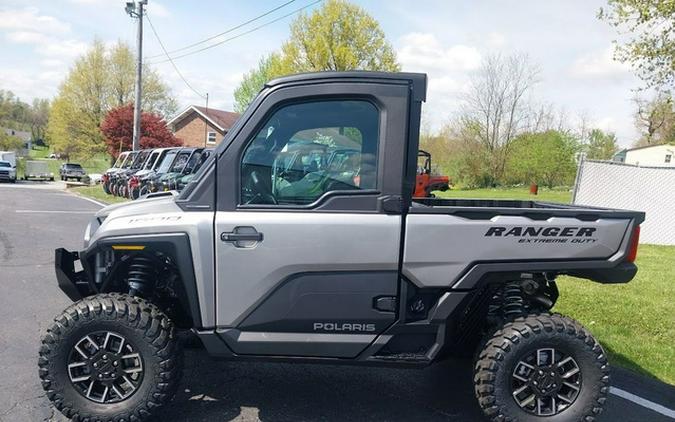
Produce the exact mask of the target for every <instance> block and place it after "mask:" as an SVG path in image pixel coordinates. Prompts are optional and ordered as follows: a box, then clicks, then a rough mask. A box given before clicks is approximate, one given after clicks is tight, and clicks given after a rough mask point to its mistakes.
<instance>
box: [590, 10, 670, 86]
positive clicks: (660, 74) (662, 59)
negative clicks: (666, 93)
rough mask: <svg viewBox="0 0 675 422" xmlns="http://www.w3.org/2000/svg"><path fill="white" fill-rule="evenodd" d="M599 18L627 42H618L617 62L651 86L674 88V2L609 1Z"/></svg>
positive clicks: (599, 13)
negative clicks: (625, 65)
mask: <svg viewBox="0 0 675 422" xmlns="http://www.w3.org/2000/svg"><path fill="white" fill-rule="evenodd" d="M598 17H599V18H600V19H603V20H605V21H607V22H608V23H609V24H610V25H612V26H614V27H615V28H617V30H618V31H620V33H621V36H622V39H626V41H625V42H623V41H622V42H617V41H615V45H616V49H615V58H616V59H617V60H619V61H621V62H623V63H629V64H630V65H631V66H632V67H633V69H634V70H635V71H636V74H637V75H638V76H639V77H640V78H641V79H642V80H644V81H645V82H646V83H647V85H648V86H652V87H668V89H672V88H673V86H675V1H672V0H609V1H608V5H607V8H601V9H600V11H599V12H598ZM627 33H628V34H629V35H628V37H626V36H625V35H626V34H627Z"/></svg>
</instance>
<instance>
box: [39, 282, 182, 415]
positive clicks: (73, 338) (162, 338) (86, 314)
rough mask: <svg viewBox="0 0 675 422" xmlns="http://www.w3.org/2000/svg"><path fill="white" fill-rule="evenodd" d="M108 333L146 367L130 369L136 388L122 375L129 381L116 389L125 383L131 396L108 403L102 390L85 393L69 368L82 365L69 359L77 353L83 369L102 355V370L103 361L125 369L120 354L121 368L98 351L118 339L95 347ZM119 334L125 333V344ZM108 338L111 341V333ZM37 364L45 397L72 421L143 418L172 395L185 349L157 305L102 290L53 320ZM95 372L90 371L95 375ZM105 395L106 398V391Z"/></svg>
mask: <svg viewBox="0 0 675 422" xmlns="http://www.w3.org/2000/svg"><path fill="white" fill-rule="evenodd" d="M97 333H98V334H97ZM101 333H104V334H101ZM105 333H113V334H111V336H110V338H112V339H113V340H111V345H112V342H114V341H115V339H116V338H117V339H118V340H117V342H118V343H117V344H122V345H120V346H119V349H122V348H123V347H127V348H128V349H126V350H128V351H127V352H126V353H130V352H129V350H130V351H131V352H134V353H137V354H138V355H139V359H140V362H141V363H138V360H136V359H135V358H132V359H131V360H129V359H127V361H126V363H129V361H131V362H132V364H133V363H134V362H135V365H136V366H137V367H140V368H142V372H141V373H140V375H133V371H134V370H135V369H134V368H132V369H130V370H129V371H130V372H132V376H137V377H138V379H139V380H138V382H137V385H135V388H134V389H133V390H132V389H131V387H128V386H127V384H126V381H122V382H124V383H125V384H123V386H120V384H118V391H120V390H122V391H124V393H126V390H125V388H127V387H128V388H127V389H128V390H129V391H132V392H131V393H129V395H128V396H127V397H125V398H124V399H122V400H116V401H115V400H109V401H110V402H109V403H98V402H96V401H95V400H94V399H100V398H101V397H100V396H99V397H95V396H93V393H92V396H91V397H90V398H88V397H86V396H85V395H88V394H90V393H89V391H87V392H86V393H83V391H82V389H81V388H80V389H78V387H76V383H75V382H73V381H71V380H72V379H73V375H72V372H71V371H73V370H80V368H75V369H71V368H69V363H70V362H72V359H73V354H75V358H76V359H80V360H81V361H80V362H77V363H76V364H75V365H78V366H82V367H83V369H82V370H84V371H88V370H92V371H93V370H94V369H93V363H91V362H92V361H94V359H98V360H97V362H98V367H99V369H98V371H101V369H100V368H101V367H102V366H103V365H102V364H107V365H106V366H107V367H109V368H110V369H111V370H113V369H119V370H121V366H122V363H123V362H121V360H115V362H113V363H115V367H118V366H119V367H120V368H112V367H111V366H110V364H109V362H107V361H106V362H103V361H101V360H100V359H101V358H102V357H103V356H101V354H100V353H98V351H99V348H100V350H105V349H111V348H112V349H115V348H116V347H117V344H115V346H114V347H111V346H108V347H106V346H105V343H104V345H103V346H101V342H100V341H99V342H98V347H97V348H95V349H94V346H93V343H94V342H96V339H97V338H98V339H101V338H103V337H104V336H105V335H106V334H105ZM97 336H98V337H97ZM115 336H119V337H115ZM87 337H89V338H92V339H93V342H92V343H89V341H88V340H86V341H84V342H83V339H86V338H87ZM119 338H124V339H125V341H126V345H124V343H123V342H121V341H120V340H119ZM105 341H106V342H108V340H107V339H106V340H105ZM131 345H133V346H131ZM75 346H78V347H79V348H80V350H81V349H89V350H90V351H91V350H95V351H96V356H95V357H92V359H91V360H87V359H84V360H83V359H82V358H80V357H79V356H77V354H76V353H75V351H74V348H75ZM132 347H133V348H132ZM83 356H84V354H83ZM110 356H111V357H110V358H108V357H107V356H106V357H107V358H108V359H116V358H115V357H114V356H113V355H112V354H111V355H110ZM38 366H39V375H40V378H41V380H42V387H43V388H44V390H45V391H46V392H47V397H48V398H49V400H51V401H52V403H53V404H54V406H55V407H56V409H58V410H59V411H60V412H61V413H63V414H64V415H65V416H66V417H69V418H72V419H73V420H74V421H140V420H144V419H146V418H147V417H149V416H150V415H151V413H152V412H153V410H154V409H156V408H158V407H159V406H161V405H163V404H165V403H167V402H168V401H169V400H170V399H171V398H172V397H173V395H174V393H175V390H176V388H177V386H178V381H179V378H180V375H181V370H182V351H181V349H180V344H179V342H178V341H177V339H176V334H175V331H174V326H173V323H172V322H171V321H170V320H169V318H168V317H167V316H166V315H164V314H163V313H162V312H161V311H160V310H159V309H158V308H157V307H156V306H155V305H153V304H151V303H149V302H147V301H145V300H143V299H140V298H136V297H131V296H128V295H122V294H102V295H96V296H91V297H88V298H85V299H83V300H80V301H79V302H77V303H75V304H73V305H72V306H70V307H69V308H68V309H66V310H65V311H64V312H63V313H62V314H61V315H59V316H58V317H56V318H55V319H54V324H53V325H52V326H51V327H50V328H49V329H48V330H47V333H46V334H45V335H44V337H43V339H42V346H41V348H40V353H39V359H38ZM87 368H88V369H87ZM104 376H105V375H104ZM113 376H114V375H111V377H113ZM96 377H97V376H96V375H94V376H92V378H94V379H95V378H96ZM87 382H88V381H84V383H87ZM78 385H79V384H78ZM101 385H103V384H101ZM129 385H131V383H130V384H129ZM85 389H86V388H85ZM89 390H92V388H91V387H90V388H89ZM99 391H100V388H99ZM111 393H112V391H111ZM123 395H124V394H123ZM102 396H103V398H104V400H103V401H105V397H106V393H103V394H102ZM92 397H93V399H92ZM108 397H112V398H115V395H114V394H113V395H111V394H108ZM117 398H118V399H119V397H117Z"/></svg>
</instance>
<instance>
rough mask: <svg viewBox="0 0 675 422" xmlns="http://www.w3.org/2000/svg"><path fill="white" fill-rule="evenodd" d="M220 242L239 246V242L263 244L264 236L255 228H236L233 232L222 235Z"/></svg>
mask: <svg viewBox="0 0 675 422" xmlns="http://www.w3.org/2000/svg"><path fill="white" fill-rule="evenodd" d="M220 240H222V241H223V242H228V243H234V244H235V246H238V245H237V243H238V242H262V240H263V234H262V233H260V232H258V231H256V229H255V228H254V227H235V228H234V230H232V231H231V232H223V233H221V234H220Z"/></svg>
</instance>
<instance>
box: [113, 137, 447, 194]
mask: <svg viewBox="0 0 675 422" xmlns="http://www.w3.org/2000/svg"><path fill="white" fill-rule="evenodd" d="M212 153H213V150H212V149H209V148H156V149H145V150H140V151H127V152H123V153H121V154H120V155H119V157H118V158H117V160H116V162H115V164H114V165H113V167H111V168H110V169H108V170H107V171H106V172H105V174H104V175H103V177H102V185H103V189H104V190H105V192H106V193H109V194H112V195H115V196H121V197H125V198H129V199H138V198H139V197H141V196H143V195H147V194H149V193H155V192H165V191H171V190H175V191H181V190H183V188H185V187H186V186H187V184H188V183H189V182H190V180H192V179H193V178H194V176H195V174H196V173H197V171H198V170H199V169H200V167H201V166H202V165H203V164H204V162H206V160H207V159H208V158H209V157H210V156H211V155H212ZM418 156H419V164H418V173H417V177H416V187H415V193H414V196H415V197H433V196H434V195H433V193H432V191H446V190H448V189H449V186H450V185H449V178H448V177H447V176H439V175H435V174H432V169H431V154H429V153H428V152H426V151H422V150H420V151H419V153H418ZM360 159H361V158H360V152H359V151H358V149H355V148H349V147H344V146H339V147H338V146H336V145H335V144H334V143H331V142H327V143H322V142H321V140H319V141H317V140H313V141H306V140H302V139H297V140H296V142H294V143H292V144H289V145H287V146H286V147H285V148H284V150H283V151H282V152H281V154H280V155H279V157H277V159H276V160H275V162H274V164H273V168H274V178H273V180H274V182H273V184H274V186H273V187H272V188H273V190H274V191H275V192H276V191H278V190H281V189H285V188H286V187H287V185H288V184H289V183H293V182H298V181H301V180H305V181H306V183H300V184H299V185H298V186H303V185H306V186H312V185H313V184H312V183H311V181H312V180H314V179H316V178H317V177H318V178H321V177H327V176H331V177H335V180H342V181H343V182H344V183H347V184H349V183H356V184H358V182H359V179H360V174H358V173H354V174H351V173H350V172H348V171H345V169H346V168H349V166H350V163H352V162H354V160H360ZM343 179H344V180H343ZM299 193H301V194H309V193H310V192H304V193H303V192H299Z"/></svg>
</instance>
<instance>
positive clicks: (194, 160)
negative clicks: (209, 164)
mask: <svg viewBox="0 0 675 422" xmlns="http://www.w3.org/2000/svg"><path fill="white" fill-rule="evenodd" d="M202 154H203V152H202V151H196V152H195V153H194V154H192V156H191V157H190V160H188V163H187V165H186V166H185V171H184V173H185V174H190V173H193V172H194V171H196V170H197V168H198V167H197V166H198V165H199V163H200V162H201V160H200V158H201V156H202Z"/></svg>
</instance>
